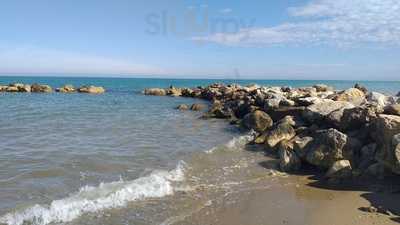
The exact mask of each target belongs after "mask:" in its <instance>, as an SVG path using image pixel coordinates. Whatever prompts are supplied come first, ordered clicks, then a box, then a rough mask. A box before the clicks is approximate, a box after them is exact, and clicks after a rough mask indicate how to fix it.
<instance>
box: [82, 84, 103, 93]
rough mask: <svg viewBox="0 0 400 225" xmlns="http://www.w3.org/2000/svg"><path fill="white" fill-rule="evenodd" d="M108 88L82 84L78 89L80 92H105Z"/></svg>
mask: <svg viewBox="0 0 400 225" xmlns="http://www.w3.org/2000/svg"><path fill="white" fill-rule="evenodd" d="M105 91H106V90H105V89H104V88H103V87H97V86H92V85H90V86H82V87H80V88H79V89H78V92H80V93H88V94H103V93H104V92H105Z"/></svg>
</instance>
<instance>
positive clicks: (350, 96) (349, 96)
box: [333, 88, 365, 104]
mask: <svg viewBox="0 0 400 225" xmlns="http://www.w3.org/2000/svg"><path fill="white" fill-rule="evenodd" d="M333 100H335V101H346V102H351V103H353V104H360V103H362V102H364V101H365V93H364V92H363V91H361V90H360V89H358V88H350V89H347V90H344V91H342V92H339V93H338V94H337V95H336V96H335V97H334V98H333Z"/></svg>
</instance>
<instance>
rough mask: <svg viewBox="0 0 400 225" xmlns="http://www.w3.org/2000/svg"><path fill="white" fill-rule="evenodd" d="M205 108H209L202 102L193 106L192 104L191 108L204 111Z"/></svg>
mask: <svg viewBox="0 0 400 225" xmlns="http://www.w3.org/2000/svg"><path fill="white" fill-rule="evenodd" d="M205 108H207V105H205V104H201V103H194V104H192V106H190V110H192V111H202V110H204V109H205Z"/></svg>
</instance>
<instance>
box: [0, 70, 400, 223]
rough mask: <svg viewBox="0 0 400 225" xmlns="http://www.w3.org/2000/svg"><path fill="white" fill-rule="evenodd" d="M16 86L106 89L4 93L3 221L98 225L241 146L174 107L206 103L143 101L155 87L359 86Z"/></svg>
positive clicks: (139, 219)
mask: <svg viewBox="0 0 400 225" xmlns="http://www.w3.org/2000/svg"><path fill="white" fill-rule="evenodd" d="M12 82H21V83H43V84H49V85H51V86H52V87H59V86H62V85H64V84H73V85H75V86H80V85H84V84H91V85H99V86H103V87H105V88H106V89H107V92H106V93H105V94H103V95H96V96H94V95H85V94H58V93H52V94H26V93H15V94H13V93H0V115H1V116H0V125H1V126H0V224H1V223H4V224H61V223H70V224H99V219H94V218H93V217H90V216H89V217H87V218H91V219H87V220H86V219H85V220H84V222H83V221H82V218H85V216H88V215H92V214H95V215H97V214H100V213H102V212H104V211H107V210H111V209H116V210H117V211H118V210H122V209H126V208H127V207H128V206H127V205H129V204H131V203H132V202H138V201H144V200H146V199H153V198H162V197H164V196H171V195H173V193H174V192H175V191H176V190H175V189H176V186H175V184H176V183H180V182H182V180H183V178H184V170H185V169H184V168H185V167H190V165H186V164H185V163H183V162H184V161H188V159H190V158H191V157H192V155H193V154H195V153H198V152H205V151H207V150H210V149H213V148H214V147H215V146H218V145H221V144H224V143H231V145H228V147H232V145H234V144H235V143H233V144H232V140H238V139H234V138H237V137H238V136H239V135H240V134H239V133H237V131H236V130H235V128H233V127H230V126H229V125H227V124H226V123H225V122H223V121H218V120H202V119H199V116H200V115H201V114H199V113H194V112H179V111H177V110H175V109H174V107H175V106H177V105H178V104H181V103H187V104H191V103H193V102H195V101H197V102H198V101H201V100H194V99H185V98H172V97H154V96H143V95H142V94H141V91H142V90H143V89H144V88H146V87H168V86H169V85H174V86H178V87H194V86H199V85H207V84H211V83H214V82H225V83H232V82H234V83H240V84H251V83H257V84H262V85H277V86H283V85H285V86H308V85H312V84H316V83H326V84H328V85H332V86H334V87H336V88H338V89H344V88H348V87H351V86H353V85H354V83H355V82H350V81H328V82H327V81H256V80H251V81H243V80H241V81H227V80H167V79H118V78H51V77H0V84H8V83H12ZM360 83H361V84H363V85H365V86H366V87H368V88H369V89H371V90H375V91H381V92H385V93H391V94H394V93H397V92H398V91H399V90H400V82H360ZM230 141H231V142H230ZM225 147H226V145H225ZM130 207H131V208H130V209H131V211H129V212H130V213H129V217H126V219H125V220H124V224H157V223H156V222H155V221H153V220H152V219H151V218H152V217H153V216H147V217H146V218H147V219H143V215H139V214H135V213H134V212H138V211H142V210H143V209H142V208H141V207H140V206H130ZM152 209H153V210H154V209H157V207H154V206H152ZM163 210H165V209H161V208H160V209H158V210H156V211H157V212H158V211H163ZM152 213H154V212H151V213H150V214H148V215H153V214H152ZM116 214H117V216H116V217H118V218H119V217H124V216H123V215H121V214H118V212H117V213H116ZM128 218H129V219H128ZM149 218H150V219H149ZM77 221H78V222H77ZM100 221H103V220H101V219H100ZM114 222H115V221H114ZM114 222H110V224H113V223H114ZM120 222H121V221H119V223H120Z"/></svg>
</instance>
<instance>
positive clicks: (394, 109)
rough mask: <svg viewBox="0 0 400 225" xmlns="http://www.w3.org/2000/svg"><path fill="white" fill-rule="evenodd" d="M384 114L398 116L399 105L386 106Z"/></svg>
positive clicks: (399, 112)
mask: <svg viewBox="0 0 400 225" xmlns="http://www.w3.org/2000/svg"><path fill="white" fill-rule="evenodd" d="M385 114H390V115H396V116H400V104H392V105H388V106H386V108H385Z"/></svg>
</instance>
